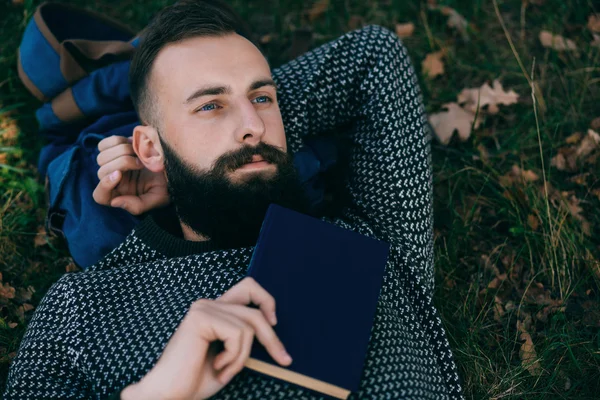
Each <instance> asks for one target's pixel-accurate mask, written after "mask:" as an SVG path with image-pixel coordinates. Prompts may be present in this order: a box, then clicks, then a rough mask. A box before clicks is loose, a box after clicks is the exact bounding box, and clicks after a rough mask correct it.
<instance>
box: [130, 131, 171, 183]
mask: <svg viewBox="0 0 600 400" xmlns="http://www.w3.org/2000/svg"><path fill="white" fill-rule="evenodd" d="M132 145H133V151H135V154H137V156H138V158H139V159H140V161H141V162H142V164H144V166H145V167H146V168H148V169H149V170H150V171H152V172H162V171H164V169H165V164H164V156H163V149H162V146H161V144H160V140H159V138H158V132H157V130H156V129H154V128H153V127H152V126H148V125H138V126H136V127H135V128H133V143H132Z"/></svg>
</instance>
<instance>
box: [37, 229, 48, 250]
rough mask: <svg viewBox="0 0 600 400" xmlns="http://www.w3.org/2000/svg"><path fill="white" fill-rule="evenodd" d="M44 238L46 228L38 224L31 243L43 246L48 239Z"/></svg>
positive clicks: (45, 236)
mask: <svg viewBox="0 0 600 400" xmlns="http://www.w3.org/2000/svg"><path fill="white" fill-rule="evenodd" d="M46 239H47V234H46V228H44V226H43V225H40V226H38V230H37V234H36V235H35V237H34V238H33V245H34V246H35V247H40V246H43V245H45V244H46V243H48V241H47V240H46Z"/></svg>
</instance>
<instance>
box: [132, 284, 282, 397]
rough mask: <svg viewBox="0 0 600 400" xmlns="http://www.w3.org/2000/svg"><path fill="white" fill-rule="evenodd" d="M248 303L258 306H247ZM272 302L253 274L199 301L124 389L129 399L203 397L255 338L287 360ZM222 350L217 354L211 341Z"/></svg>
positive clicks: (230, 372) (237, 367) (228, 374)
mask: <svg viewBox="0 0 600 400" xmlns="http://www.w3.org/2000/svg"><path fill="white" fill-rule="evenodd" d="M250 303H253V304H256V305H258V306H259V307H260V310H257V309H254V308H250V307H247V305H248V304H250ZM276 323H277V319H276V317H275V300H274V299H273V297H272V296H271V295H270V294H269V293H267V291H265V290H264V289H263V288H262V287H261V286H260V285H259V284H258V283H256V281H255V280H254V279H252V278H245V279H244V280H242V281H241V282H239V283H238V284H237V285H235V286H234V287H232V288H231V289H230V290H229V291H227V292H226V293H225V294H223V296H221V297H220V298H218V299H217V300H204V299H201V300H198V301H196V302H194V303H193V304H192V306H191V307H190V309H189V311H188V313H187V314H186V316H185V317H184V319H183V320H182V321H181V324H179V327H178V328H177V330H176V331H175V333H174V334H173V336H171V339H170V340H169V342H168V343H167V346H166V347H165V349H164V351H163V353H162V355H161V356H160V358H159V360H158V362H157V363H156V365H155V366H154V368H152V369H151V370H150V372H148V374H147V375H146V376H144V377H143V378H142V380H140V381H139V382H138V383H136V384H133V385H130V386H128V387H126V388H125V390H123V392H122V393H121V398H122V399H125V400H128V399H157V400H158V399H166V398H169V399H206V398H208V397H210V396H213V395H214V394H215V393H217V392H218V391H219V390H221V389H222V388H223V387H224V386H225V385H226V384H227V383H228V382H229V381H230V380H231V379H232V378H233V377H234V376H235V375H236V374H237V373H238V372H240V371H241V370H242V368H243V367H244V363H245V362H246V360H247V359H248V357H249V356H250V350H251V347H252V341H253V339H254V336H256V337H257V338H258V340H259V341H260V342H261V343H262V344H263V345H264V346H265V348H266V349H267V351H268V352H269V354H270V355H271V357H273V359H274V360H276V361H277V362H278V363H279V364H281V365H283V366H287V365H289V364H290V363H291V362H292V359H291V358H290V356H289V355H288V354H287V353H286V351H285V348H284V347H283V344H282V343H281V341H280V340H279V338H278V337H277V335H276V334H275V332H274V331H273V328H272V327H271V326H272V325H275V324H276ZM216 341H221V342H223V344H224V350H223V351H222V352H221V353H219V354H216V350H215V346H214V344H215V343H214V342H216Z"/></svg>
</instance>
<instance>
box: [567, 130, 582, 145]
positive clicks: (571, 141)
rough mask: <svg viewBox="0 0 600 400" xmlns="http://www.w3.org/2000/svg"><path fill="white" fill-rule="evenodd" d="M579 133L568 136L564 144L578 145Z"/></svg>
mask: <svg viewBox="0 0 600 400" xmlns="http://www.w3.org/2000/svg"><path fill="white" fill-rule="evenodd" d="M581 137H582V135H581V133H580V132H575V133H573V134H572V135H569V137H567V138H566V139H565V142H566V143H567V144H575V143H579V141H580V140H581Z"/></svg>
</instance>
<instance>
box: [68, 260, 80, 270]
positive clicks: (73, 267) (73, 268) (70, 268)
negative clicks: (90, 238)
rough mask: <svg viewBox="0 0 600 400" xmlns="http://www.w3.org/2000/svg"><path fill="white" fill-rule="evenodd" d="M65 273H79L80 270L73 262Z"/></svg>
mask: <svg viewBox="0 0 600 400" xmlns="http://www.w3.org/2000/svg"><path fill="white" fill-rule="evenodd" d="M65 271H66V272H78V271H79V268H78V267H77V265H75V262H73V261H71V262H70V263H69V264H67V266H66V267H65Z"/></svg>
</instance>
